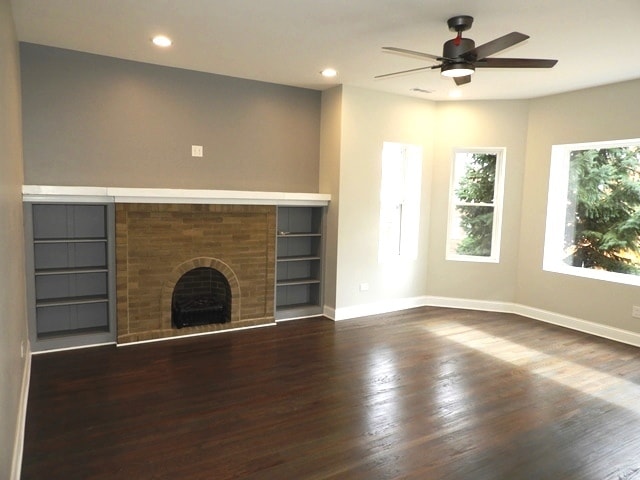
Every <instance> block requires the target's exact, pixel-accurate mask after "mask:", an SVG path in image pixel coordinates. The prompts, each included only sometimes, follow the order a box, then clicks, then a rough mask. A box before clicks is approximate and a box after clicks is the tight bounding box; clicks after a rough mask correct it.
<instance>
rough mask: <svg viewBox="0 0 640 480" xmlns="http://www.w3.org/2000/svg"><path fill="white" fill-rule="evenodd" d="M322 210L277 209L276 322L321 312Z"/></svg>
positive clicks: (310, 208)
mask: <svg viewBox="0 0 640 480" xmlns="http://www.w3.org/2000/svg"><path fill="white" fill-rule="evenodd" d="M323 219H324V208H323V207H278V222H277V225H278V231H277V252H276V258H277V265H276V319H277V320H283V319H290V318H298V317H305V316H312V315H319V314H321V313H322V273H323V251H324V244H323Z"/></svg>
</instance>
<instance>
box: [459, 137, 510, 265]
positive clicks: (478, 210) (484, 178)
mask: <svg viewBox="0 0 640 480" xmlns="http://www.w3.org/2000/svg"><path fill="white" fill-rule="evenodd" d="M503 177H504V149H496V148H493V149H473V150H458V151H456V152H455V155H454V159H453V168H452V174H451V190H450V192H451V193H450V199H449V223H448V229H447V230H448V233H447V259H448V260H466V261H478V262H498V260H499V255H500V230H501V228H500V227H501V217H502V192H503Z"/></svg>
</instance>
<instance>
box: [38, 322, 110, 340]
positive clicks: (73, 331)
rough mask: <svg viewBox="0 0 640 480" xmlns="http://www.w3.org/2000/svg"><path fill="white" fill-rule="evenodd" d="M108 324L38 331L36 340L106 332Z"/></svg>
mask: <svg viewBox="0 0 640 480" xmlns="http://www.w3.org/2000/svg"><path fill="white" fill-rule="evenodd" d="M108 331H109V326H108V325H105V326H104V327H87V328H70V329H68V330H54V331H52V332H40V333H38V340H46V339H52V338H57V337H68V336H70V335H88V334H91V333H102V332H108Z"/></svg>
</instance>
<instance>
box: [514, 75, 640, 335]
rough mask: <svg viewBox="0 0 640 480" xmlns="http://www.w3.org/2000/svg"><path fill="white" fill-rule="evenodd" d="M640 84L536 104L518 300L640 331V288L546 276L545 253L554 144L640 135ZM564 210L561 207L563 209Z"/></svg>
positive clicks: (528, 158) (529, 148)
mask: <svg viewBox="0 0 640 480" xmlns="http://www.w3.org/2000/svg"><path fill="white" fill-rule="evenodd" d="M638 112H640V80H636V81H631V82H624V83H620V84H615V85H608V86H603V87H598V88H591V89H587V90H581V91H577V92H572V93H565V94H561V95H555V96H550V97H545V98H540V99H536V100H533V101H532V102H531V110H530V120H529V126H528V135H529V137H528V141H527V154H526V167H525V182H524V186H523V204H522V212H523V215H522V231H523V232H526V235H522V236H521V237H520V261H519V264H518V295H517V302H518V303H520V304H523V305H528V306H532V307H535V308H539V309H542V310H548V311H552V312H556V313H559V314H562V315H567V316H570V317H575V318H579V319H582V320H587V321H591V322H595V323H599V324H604V325H608V326H611V327H616V328H621V329H624V330H629V331H632V332H638V333H640V320H638V319H634V318H631V307H632V305H640V289H638V287H633V286H628V285H621V284H615V283H609V282H602V281H597V280H590V279H584V278H576V277H572V276H568V275H561V274H556V273H549V272H544V271H543V270H542V255H543V247H544V234H545V216H546V211H547V194H548V182H549V170H550V156H551V146H552V145H554V144H564V143H577V142H592V141H599V140H616V139H626V138H638V137H640V128H639V125H640V122H639V120H638V115H639V113H638ZM559 208H562V206H559Z"/></svg>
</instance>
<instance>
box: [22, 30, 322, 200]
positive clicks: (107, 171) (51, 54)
mask: <svg viewBox="0 0 640 480" xmlns="http://www.w3.org/2000/svg"><path fill="white" fill-rule="evenodd" d="M20 56H21V66H22V94H23V97H22V98H23V105H22V106H23V117H24V145H25V147H24V163H25V166H24V176H25V183H26V184H34V185H35V184H40V185H87V186H118V187H149V188H151V187H155V188H198V189H220V190H250V191H283V192H309V193H316V192H318V169H319V166H318V163H319V143H320V101H321V99H320V96H321V94H320V92H318V91H314V90H308V89H302V88H294V87H288V86H283V85H275V84H270V83H263V82H256V81H253V80H243V79H238V78H231V77H225V76H221V75H213V74H208V73H201V72H194V71H188V70H182V69H177V68H170V67H162V66H157V65H150V64H144V63H138V62H132V61H128V60H121V59H116V58H111V57H105V56H99V55H93V54H88V53H80V52H75V51H71V50H64V49H59V48H52V47H45V46H41V45H34V44H27V43H23V44H21V45H20ZM192 145H202V146H203V147H204V156H203V157H202V158H197V157H195V158H194V157H192V156H191V146H192Z"/></svg>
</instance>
